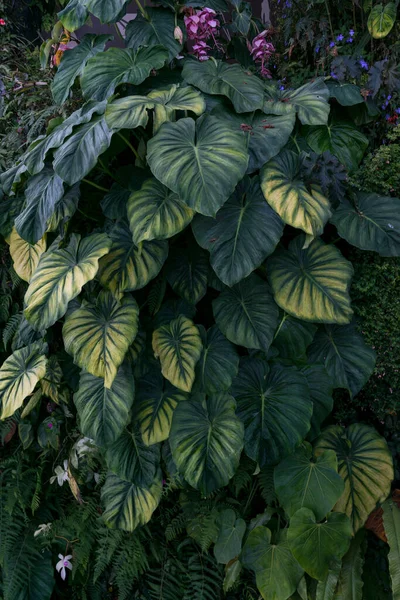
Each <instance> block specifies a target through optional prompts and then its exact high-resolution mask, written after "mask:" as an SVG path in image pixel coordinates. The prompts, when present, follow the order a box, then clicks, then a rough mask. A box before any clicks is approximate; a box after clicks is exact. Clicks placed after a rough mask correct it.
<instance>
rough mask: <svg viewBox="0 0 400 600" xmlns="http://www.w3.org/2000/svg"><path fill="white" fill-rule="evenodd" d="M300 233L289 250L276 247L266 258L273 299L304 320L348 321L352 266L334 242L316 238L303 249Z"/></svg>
mask: <svg viewBox="0 0 400 600" xmlns="http://www.w3.org/2000/svg"><path fill="white" fill-rule="evenodd" d="M304 242H305V236H304V235H299V236H297V237H296V238H294V240H292V241H291V242H290V244H289V248H288V250H286V249H285V248H283V247H282V248H279V249H278V250H277V251H276V252H275V253H274V254H273V256H271V257H270V258H269V259H268V262H267V271H268V272H269V279H270V282H271V286H272V291H273V294H274V299H275V302H276V303H277V304H278V305H279V306H280V307H281V308H282V309H283V310H284V311H285V312H287V313H289V314H290V315H292V316H293V317H297V318H298V319H303V320H304V321H314V322H323V323H339V324H345V323H349V321H350V319H351V316H352V314H353V311H352V310H351V307H350V296H349V288H350V283H351V278H352V275H353V267H352V265H351V263H350V262H348V261H347V260H346V259H345V258H344V257H343V256H342V255H341V253H340V252H339V250H338V249H337V248H335V246H333V245H328V244H324V242H323V241H322V240H321V239H319V238H316V239H315V240H313V241H312V242H311V244H310V245H309V246H308V248H306V249H304Z"/></svg>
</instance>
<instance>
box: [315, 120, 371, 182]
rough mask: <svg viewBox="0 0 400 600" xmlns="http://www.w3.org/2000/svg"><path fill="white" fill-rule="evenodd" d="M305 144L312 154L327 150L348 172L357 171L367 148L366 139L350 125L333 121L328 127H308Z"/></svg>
mask: <svg viewBox="0 0 400 600" xmlns="http://www.w3.org/2000/svg"><path fill="white" fill-rule="evenodd" d="M305 136H306V140H307V144H308V145H309V146H310V148H311V149H312V150H314V152H317V153H319V154H322V153H323V152H325V151H326V150H329V152H331V153H332V154H333V155H334V156H336V157H337V158H338V159H339V160H340V162H341V163H343V164H344V165H345V166H346V167H347V168H348V169H349V171H354V170H355V169H357V167H358V165H359V163H360V162H361V159H362V157H363V156H364V152H365V150H366V149H367V146H368V139H367V138H366V137H365V135H364V134H363V133H361V131H359V130H358V129H357V128H356V127H354V125H352V124H351V123H347V122H346V121H334V122H332V123H330V124H328V125H321V126H318V127H308V128H306V131H305Z"/></svg>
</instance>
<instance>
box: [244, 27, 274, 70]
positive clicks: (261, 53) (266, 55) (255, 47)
mask: <svg viewBox="0 0 400 600" xmlns="http://www.w3.org/2000/svg"><path fill="white" fill-rule="evenodd" d="M267 35H269V31H268V29H265V30H264V31H262V32H261V33H259V34H258V35H256V37H255V38H254V39H253V41H252V42H251V51H250V54H251V55H252V57H253V60H254V62H259V63H261V69H260V71H261V75H262V76H263V77H267V78H268V79H271V72H270V70H269V69H268V68H267V66H266V63H267V62H268V60H269V59H270V57H271V56H272V54H273V53H274V52H275V48H274V46H273V44H271V42H267V40H266V39H265V38H266V37H267Z"/></svg>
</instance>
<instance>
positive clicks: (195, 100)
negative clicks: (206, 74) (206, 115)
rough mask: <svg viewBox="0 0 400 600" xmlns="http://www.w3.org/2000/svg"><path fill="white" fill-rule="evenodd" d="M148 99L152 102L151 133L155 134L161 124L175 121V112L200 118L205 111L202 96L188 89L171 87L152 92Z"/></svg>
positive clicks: (190, 88)
mask: <svg viewBox="0 0 400 600" xmlns="http://www.w3.org/2000/svg"><path fill="white" fill-rule="evenodd" d="M148 97H149V98H150V99H151V100H152V101H153V102H154V118H153V132H154V133H157V131H158V130H159V129H160V127H161V125H162V124H163V123H166V122H167V121H175V116H176V111H177V110H185V111H191V112H193V113H194V114H195V115H197V116H200V115H201V114H203V112H204V111H205V109H206V103H205V100H204V98H203V96H202V95H201V94H200V92H198V91H197V90H195V89H194V88H192V87H190V85H188V86H186V87H179V86H178V85H175V84H173V85H171V86H169V87H168V88H164V89H155V90H152V91H151V92H150V93H149V95H148Z"/></svg>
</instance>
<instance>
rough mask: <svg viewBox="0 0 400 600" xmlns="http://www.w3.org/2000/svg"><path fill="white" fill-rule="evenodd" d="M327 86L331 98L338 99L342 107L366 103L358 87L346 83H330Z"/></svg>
mask: <svg viewBox="0 0 400 600" xmlns="http://www.w3.org/2000/svg"><path fill="white" fill-rule="evenodd" d="M326 85H327V88H328V90H329V95H330V97H331V98H336V100H337V101H338V102H339V104H341V105H342V106H354V105H355V104H361V103H364V102H365V100H364V98H363V97H362V96H361V89H360V88H359V87H358V85H354V84H353V83H348V82H346V81H328V82H327V84H326Z"/></svg>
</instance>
